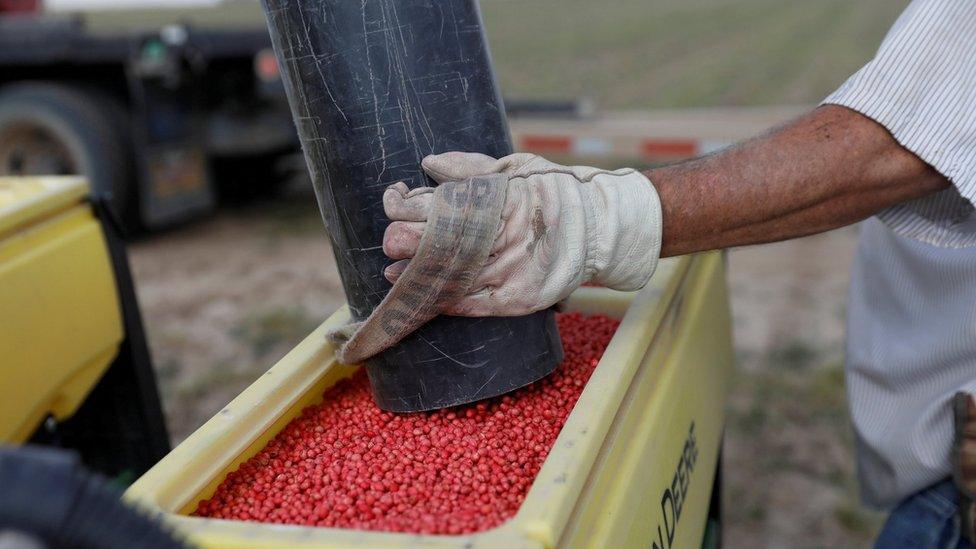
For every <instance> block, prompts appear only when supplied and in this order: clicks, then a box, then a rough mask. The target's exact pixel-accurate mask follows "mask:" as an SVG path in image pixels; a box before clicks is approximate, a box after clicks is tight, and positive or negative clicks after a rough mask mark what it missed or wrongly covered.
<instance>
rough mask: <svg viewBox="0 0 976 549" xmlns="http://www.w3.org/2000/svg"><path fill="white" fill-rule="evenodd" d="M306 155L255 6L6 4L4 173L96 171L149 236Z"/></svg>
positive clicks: (248, 192)
mask: <svg viewBox="0 0 976 549" xmlns="http://www.w3.org/2000/svg"><path fill="white" fill-rule="evenodd" d="M201 14H202V15H201ZM298 155H299V144H298V139H297V135H296V133H295V130H294V127H293V125H292V122H291V116H290V114H289V110H288V104H287V101H286V98H285V94H284V89H283V86H282V84H281V80H280V78H279V74H278V66H277V64H276V61H275V58H274V54H273V52H272V50H271V42H270V38H269V35H268V31H267V28H266V26H265V23H264V18H263V16H262V15H261V12H260V6H258V5H257V3H256V2H237V3H232V4H229V5H226V6H225V5H215V6H211V7H203V8H200V7H198V8H193V9H185V8H184V9H183V10H180V11H174V10H169V11H166V10H145V9H129V10H128V11H121V10H117V9H113V10H111V11H104V12H88V13H85V14H76V13H67V12H58V11H53V12H52V11H49V10H45V9H44V6H43V5H42V4H41V1H40V0H0V175H20V176H37V175H67V174H82V175H85V176H86V177H87V178H88V180H89V181H90V183H91V185H92V188H93V192H94V193H96V194H104V195H105V196H108V197H109V198H108V201H109V204H110V207H111V211H112V213H113V214H114V215H115V216H116V217H117V218H118V219H119V220H121V222H122V224H123V225H124V226H125V227H126V228H128V229H130V230H136V231H145V230H154V229H159V228H163V227H167V226H172V225H174V224H177V223H180V222H184V221H186V220H188V219H191V218H194V217H198V216H200V215H202V214H204V213H206V212H208V211H211V210H212V209H213V208H214V207H215V205H216V204H217V203H218V200H219V199H221V198H227V197H230V198H241V197H245V198H247V197H253V196H255V195H257V194H260V193H266V192H269V191H271V190H273V189H274V188H276V187H277V186H280V185H281V183H282V182H283V181H284V180H285V179H286V176H287V174H288V171H289V168H295V167H300V166H301V164H300V162H296V160H298V159H299V156H298Z"/></svg>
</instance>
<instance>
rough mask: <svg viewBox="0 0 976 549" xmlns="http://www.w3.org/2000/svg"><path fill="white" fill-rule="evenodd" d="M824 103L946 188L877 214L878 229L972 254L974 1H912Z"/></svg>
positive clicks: (975, 227) (975, 230)
mask: <svg viewBox="0 0 976 549" xmlns="http://www.w3.org/2000/svg"><path fill="white" fill-rule="evenodd" d="M824 103H829V104H836V105H842V106H845V107H848V108H851V109H853V110H855V111H858V112H860V113H862V114H864V115H865V116H868V117H869V118H872V119H873V120H875V121H877V122H878V123H879V124H881V125H883V126H884V127H886V128H887V129H888V131H890V132H891V134H892V135H893V136H894V137H895V139H896V140H898V142H899V143H901V145H902V146H904V147H905V148H906V149H908V150H910V151H912V152H913V153H915V154H916V155H917V156H918V157H919V158H921V159H922V160H924V161H925V162H927V163H928V164H930V165H931V166H932V167H934V168H935V169H936V170H938V171H939V172H940V173H942V174H943V175H944V176H946V177H947V178H948V179H949V180H950V181H951V182H952V185H953V186H952V187H951V188H949V189H948V190H945V191H941V192H939V193H936V194H934V195H931V196H927V197H924V198H921V199H918V200H913V201H910V202H906V203H903V204H899V205H896V206H893V207H891V208H888V209H886V210H884V211H883V212H881V213H880V214H879V216H878V217H879V218H880V219H881V220H882V221H883V222H884V223H885V224H886V225H888V226H889V227H890V228H891V229H892V230H894V231H895V232H896V233H898V234H901V235H903V236H907V237H910V238H914V239H916V240H921V241H923V242H927V243H929V244H934V245H937V246H944V247H953V248H962V247H973V246H976V210H974V204H976V0H914V1H913V2H912V3H911V4H910V5H909V6H908V8H907V9H906V10H905V12H904V13H903V14H902V15H901V17H899V19H898V21H897V22H896V23H895V25H894V26H893V27H892V29H891V30H890V31H889V32H888V35H887V36H886V37H885V39H884V42H882V44H881V47H880V49H879V50H878V52H877V54H876V55H875V57H874V59H872V60H871V61H870V62H869V63H868V64H867V65H865V66H864V67H863V68H862V69H861V70H860V71H858V72H857V73H855V74H854V75H853V76H851V77H850V79H848V80H847V81H846V82H845V83H844V84H843V85H842V86H841V87H840V88H839V89H838V90H837V91H835V92H834V93H833V94H831V95H830V96H828V97H827V98H826V99H825V100H824Z"/></svg>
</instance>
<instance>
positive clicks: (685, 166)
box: [646, 105, 949, 256]
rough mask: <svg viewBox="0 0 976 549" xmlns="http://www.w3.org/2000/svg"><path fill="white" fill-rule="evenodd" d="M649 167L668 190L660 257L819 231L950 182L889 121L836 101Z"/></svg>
mask: <svg viewBox="0 0 976 549" xmlns="http://www.w3.org/2000/svg"><path fill="white" fill-rule="evenodd" d="M646 175H647V177H648V179H650V180H651V181H652V182H653V183H654V186H655V187H656V188H657V192H658V194H659V195H660V198H661V209H662V216H663V242H662V247H661V255H662V256H674V255H682V254H687V253H693V252H698V251H703V250H712V249H717V248H727V247H730V246H742V245H747V244H761V243H764V242H775V241H779V240H786V239H790V238H795V237H799V236H804V235H809V234H814V233H819V232H823V231H827V230H830V229H834V228H837V227H842V226H844V225H848V224H851V223H855V222H857V221H860V220H861V219H864V218H866V217H869V216H871V215H874V214H875V213H877V212H879V211H881V210H883V209H884V208H886V207H888V206H892V205H894V204H898V203H900V202H904V201H907V200H912V199H914V198H919V197H922V196H925V195H927V194H930V193H933V192H935V191H939V190H942V189H945V188H946V187H948V186H949V182H948V180H946V178H945V177H943V176H942V175H941V174H939V173H938V172H937V171H935V170H934V169H933V168H932V167H930V166H929V165H928V164H926V163H925V162H923V161H922V160H920V159H919V158H918V157H917V156H915V155H914V154H913V153H911V152H910V151H908V150H907V149H905V148H903V147H902V146H901V145H899V144H898V142H897V141H895V139H894V138H893V137H892V136H891V134H890V133H888V131H887V130H886V129H885V128H884V127H882V126H881V125H879V124H878V123H876V122H874V121H873V120H871V119H869V118H867V117H865V116H863V115H861V114H859V113H857V112H855V111H853V110H850V109H847V108H845V107H839V106H832V105H828V106H824V107H820V108H818V109H816V110H814V111H812V112H810V113H808V114H807V115H805V116H803V117H801V118H799V119H797V120H796V121H794V122H791V123H790V124H788V125H786V126H784V127H782V128H779V129H777V130H774V131H772V132H770V133H768V134H766V135H764V136H761V137H758V138H755V139H752V140H749V141H747V142H745V143H742V144H740V145H737V146H735V147H732V148H730V149H728V150H725V151H723V152H720V153H718V154H715V155H711V156H707V157H704V158H700V159H696V160H691V161H688V162H684V163H680V164H676V165H674V166H668V167H665V168H659V169H655V170H650V171H649V172H646Z"/></svg>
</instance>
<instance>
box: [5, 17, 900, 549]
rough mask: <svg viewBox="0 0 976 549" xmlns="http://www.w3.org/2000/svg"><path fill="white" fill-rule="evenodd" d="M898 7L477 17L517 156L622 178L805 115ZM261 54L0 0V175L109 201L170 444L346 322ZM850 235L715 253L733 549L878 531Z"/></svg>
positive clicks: (224, 42)
mask: <svg viewBox="0 0 976 549" xmlns="http://www.w3.org/2000/svg"><path fill="white" fill-rule="evenodd" d="M906 3H907V2H906V1H904V0H861V1H859V2H850V1H848V0H818V1H816V2H811V1H808V0H741V1H735V0H608V1H599V2H597V1H593V0H483V2H482V9H483V15H484V19H485V25H486V27H487V31H488V35H489V43H490V45H491V50H492V54H493V58H494V64H495V71H496V75H497V78H498V80H499V82H500V85H501V89H502V92H503V95H504V96H505V98H506V103H507V105H508V107H509V114H510V117H511V123H512V131H513V134H514V136H515V140H516V146H517V147H519V148H522V149H526V150H533V151H535V152H539V153H542V154H546V155H551V156H556V157H559V159H560V160H570V161H578V162H580V163H584V162H585V163H589V164H603V165H608V166H621V165H631V166H637V165H650V164H656V163H661V162H669V161H675V160H678V159H680V158H681V157H685V156H690V155H694V154H698V153H702V152H707V151H709V150H712V149H714V148H717V147H721V146H723V145H725V144H727V143H730V142H733V141H735V140H737V139H741V138H744V137H747V136H749V135H752V134H754V133H756V132H758V131H761V130H762V129H763V128H765V127H768V126H770V125H774V124H776V123H779V122H782V121H784V120H786V119H788V118H789V117H790V116H791V115H793V114H795V113H798V112H802V110H803V109H804V108H807V107H810V106H812V105H815V104H816V103H817V102H818V101H819V100H821V99H822V98H823V97H824V96H825V95H827V94H828V93H829V92H830V91H832V90H833V89H834V88H836V87H837V86H838V85H840V84H841V82H843V80H844V79H845V78H846V77H847V76H849V75H850V74H851V73H853V72H854V71H855V70H857V69H858V68H859V67H860V66H861V65H862V64H863V63H864V62H865V61H867V60H868V59H869V58H870V57H871V55H872V54H873V52H874V50H875V48H876V47H877V45H878V44H879V42H880V40H881V39H882V37H883V36H884V33H885V31H886V30H887V28H888V27H889V26H890V25H891V23H892V22H893V21H894V20H895V18H896V17H897V15H898V14H899V13H900V11H901V10H902V9H903V8H904V6H905V4H906ZM269 48H270V42H269V40H268V38H267V31H266V29H265V28H264V19H263V14H262V12H261V8H260V6H259V5H258V4H257V2H252V1H249V0H248V1H245V0H237V1H227V2H214V1H210V2H201V1H196V0H151V1H148V0H147V1H143V0H125V1H120V0H98V1H91V0H0V174H4V173H7V174H10V173H13V174H16V173H52V172H54V173H72V172H76V171H84V172H86V173H88V174H89V175H90V176H91V177H92V179H93V180H94V181H95V184H96V186H97V187H99V190H101V191H108V192H111V193H112V196H113V198H112V205H113V209H114V210H115V211H116V214H117V215H118V217H119V218H120V219H121V221H122V222H123V223H124V224H125V225H126V226H127V227H128V228H129V229H130V232H131V235H132V236H131V238H132V244H131V246H130V254H131V262H132V267H133V272H134V277H135V280H136V285H137V291H138V297H139V299H140V302H141V306H142V313H143V316H144V321H145V324H146V329H147V332H148V337H149V343H150V347H151V352H152V355H153V361H154V364H155V365H156V367H157V370H158V372H157V373H158V376H159V380H160V384H161V388H162V391H163V398H164V406H165V409H166V414H167V419H168V421H169V425H170V429H171V434H172V437H173V439H174V440H173V442H174V443H176V442H179V441H180V440H181V439H182V438H183V437H185V436H186V435H187V434H189V433H190V432H192V431H193V430H194V429H196V428H197V427H199V426H200V425H201V424H202V423H203V422H204V421H205V420H207V419H208V418H210V417H211V416H212V415H213V414H214V413H215V412H216V411H218V410H219V409H220V408H221V407H222V406H223V405H224V404H226V403H227V402H228V401H229V400H230V399H231V398H233V397H234V396H236V395H237V394H238V393H240V391H241V390H243V389H244V388H245V387H246V386H247V385H249V384H250V383H251V382H252V381H253V380H254V379H255V378H256V377H258V376H259V375H261V374H262V373H263V372H264V371H265V370H266V369H267V368H268V367H269V366H270V365H272V364H274V362H275V361H276V360H277V359H278V358H280V357H281V356H282V355H283V354H284V353H285V352H287V351H288V350H289V349H291V348H292V347H293V346H294V345H295V344H296V343H297V342H298V341H300V340H301V339H302V338H304V337H305V336H306V335H307V334H308V332H309V331H311V330H312V329H313V328H314V327H315V326H317V325H318V324H319V323H320V322H321V321H322V320H323V319H324V318H325V317H326V316H328V315H329V314H330V313H332V312H333V311H334V310H335V309H336V308H337V307H339V306H340V305H341V304H342V302H343V295H342V288H341V285H340V283H339V280H338V276H337V273H336V270H335V266H334V261H333V258H332V254H331V251H330V250H329V245H328V241H327V238H326V236H325V232H324V229H323V226H322V222H321V219H320V217H319V214H318V209H317V206H316V203H315V197H314V195H313V193H312V190H311V186H310V184H309V183H308V181H307V180H306V179H305V177H304V164H303V160H302V158H301V156H300V154H299V151H298V148H297V147H298V145H297V139H296V137H295V135H294V130H293V127H292V122H291V117H290V114H289V112H288V109H287V103H286V102H285V100H284V95H283V90H282V88H281V83H280V80H279V79H278V74H277V67H276V65H275V62H274V58H273V55H272V52H271V51H270V49H269ZM79 67H82V68H79ZM14 114H17V116H14ZM25 119H26V120H27V121H26V122H25ZM624 162H626V164H623V163H624ZM856 234H857V229H856V228H847V229H843V230H839V231H835V232H832V233H828V234H824V235H819V236H814V237H809V238H804V239H799V240H795V241H791V242H786V243H781V244H775V245H770V246H763V247H756V248H748V249H738V250H733V251H732V252H731V253H730V265H731V269H730V275H729V276H730V281H729V282H730V287H731V294H732V307H733V313H734V319H735V328H734V329H735V342H736V353H737V365H738V375H737V377H736V380H735V384H734V389H733V393H732V395H731V398H730V416H729V422H728V427H727V431H726V437H725V454H724V459H725V472H726V476H725V487H726V489H725V498H726V506H725V513H726V515H725V517H724V518H725V528H726V538H725V539H726V541H727V544H728V546H729V547H756V546H762V547H779V546H858V545H866V544H868V543H869V542H870V540H871V539H872V537H873V535H874V534H875V532H876V530H877V528H878V526H879V524H880V520H881V516H880V515H878V514H875V513H872V512H870V511H868V510H866V509H863V508H862V507H860V506H859V504H858V499H857V493H856V484H855V479H854V473H853V451H852V437H851V433H850V428H849V424H848V418H847V412H846V409H845V397H844V380H843V370H842V367H843V337H844V335H843V334H844V299H845V292H846V287H847V281H848V270H849V267H850V263H851V259H852V255H853V249H854V245H855V239H856ZM703 343H705V342H703Z"/></svg>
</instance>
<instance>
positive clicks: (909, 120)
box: [824, 0, 976, 507]
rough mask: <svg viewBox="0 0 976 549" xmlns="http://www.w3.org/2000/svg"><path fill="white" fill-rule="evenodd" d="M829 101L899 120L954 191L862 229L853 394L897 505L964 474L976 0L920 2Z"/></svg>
mask: <svg viewBox="0 0 976 549" xmlns="http://www.w3.org/2000/svg"><path fill="white" fill-rule="evenodd" d="M824 103H830V104H837V105H843V106H846V107H849V108H851V109H854V110H856V111H858V112H861V113H863V114H864V115H866V116H868V117H870V118H872V119H874V120H875V121H877V122H878V123H880V124H882V125H883V126H885V127H886V128H887V129H888V130H889V131H890V132H891V134H892V135H893V136H894V137H895V139H897V140H898V142H899V143H901V144H902V145H903V146H904V147H905V148H907V149H908V150H910V151H912V152H913V153H915V154H916V155H918V156H919V157H920V158H921V159H923V160H925V161H926V162H927V163H929V164H930V165H932V166H933V167H934V168H935V169H936V170H938V171H939V172H940V173H942V174H943V175H945V176H946V177H947V178H948V179H949V180H950V181H951V183H952V186H951V187H950V188H949V189H948V190H945V191H941V192H939V193H936V194H934V195H931V196H928V197H925V198H921V199H918V200H914V201H910V202H906V203H904V204H900V205H897V206H894V207H892V208H889V209H887V210H885V211H883V212H882V213H880V214H879V215H878V216H877V217H876V218H872V219H871V220H868V221H866V222H865V223H864V224H863V225H862V229H861V236H860V242H859V245H858V252H857V258H856V261H855V265H854V270H853V273H852V279H851V288H850V297H849V303H848V311H847V323H848V325H847V393H848V400H849V403H850V407H851V417H852V420H853V424H854V431H855V435H856V439H857V446H858V473H859V477H860V481H861V493H862V496H863V499H864V501H865V502H866V503H868V504H869V505H873V506H877V507H890V506H892V505H894V504H896V503H898V502H899V501H900V500H902V499H904V498H905V497H906V496H908V495H910V494H912V493H914V492H916V491H918V490H920V489H922V488H924V487H926V486H929V485H931V484H933V483H935V482H937V481H939V480H941V479H944V478H945V477H947V476H949V474H950V472H951V465H950V450H951V445H952V435H953V432H952V411H951V406H950V401H951V398H952V395H953V394H954V393H955V392H956V391H959V390H968V391H971V392H976V213H974V212H976V210H974V207H973V206H974V204H976V0H915V1H914V2H912V3H911V4H910V5H909V6H908V8H907V9H906V11H905V12H904V13H903V14H902V15H901V17H900V18H899V19H898V21H897V22H896V23H895V25H894V27H892V29H891V31H890V32H889V33H888V36H887V37H886V38H885V40H884V42H883V43H882V44H881V48H880V49H879V50H878V53H877V54H876V56H875V58H874V59H873V60H872V61H870V62H869V63H868V64H867V65H866V66H865V67H864V68H862V69H861V70H860V71H858V72H857V73H856V74H854V76H852V77H851V78H850V79H849V80H848V81H847V82H845V83H844V84H843V85H842V86H841V87H840V89H838V90H837V91H836V92H834V93H833V94H832V95H830V96H829V97H828V98H827V99H826V100H825V101H824Z"/></svg>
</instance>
